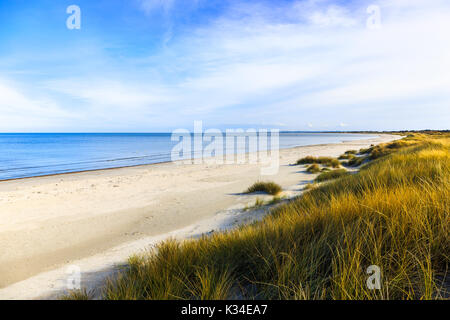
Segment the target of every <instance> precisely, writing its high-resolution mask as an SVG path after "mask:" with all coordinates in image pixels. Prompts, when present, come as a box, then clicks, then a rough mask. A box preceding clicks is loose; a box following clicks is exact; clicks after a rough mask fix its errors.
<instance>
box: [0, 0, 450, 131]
mask: <svg viewBox="0 0 450 320" xmlns="http://www.w3.org/2000/svg"><path fill="white" fill-rule="evenodd" d="M70 5H76V6H78V7H79V8H80V12H81V16H80V29H69V28H68V27H67V19H68V18H70V16H71V14H68V13H67V12H66V10H67V7H68V6H70ZM449 30H450V1H448V0H379V1H375V0H374V1H344V0H341V1H337V0H335V1H329V0H302V1H300V0H297V1H288V0H276V1H269V0H259V1H256V0H253V1H251V0H250V1H242V0H240V1H235V0H70V1H66V0H33V1H29V0H14V1H10V0H0V132H168V131H169V132H170V131H172V130H175V129H179V128H187V129H190V128H192V126H193V122H194V121H203V127H204V128H205V129H206V128H219V129H226V128H268V129H270V128H277V129H280V130H301V131H334V130H340V131H347V130H348V131H351V130H405V129H449V125H448V124H449V123H450V41H449V40H450V38H449V34H448V31H449Z"/></svg>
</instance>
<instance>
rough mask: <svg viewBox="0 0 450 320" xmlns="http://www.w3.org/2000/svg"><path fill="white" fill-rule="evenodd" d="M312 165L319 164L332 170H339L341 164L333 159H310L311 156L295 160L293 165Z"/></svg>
mask: <svg viewBox="0 0 450 320" xmlns="http://www.w3.org/2000/svg"><path fill="white" fill-rule="evenodd" d="M313 163H316V164H321V165H324V166H328V167H332V168H339V167H340V165H341V163H340V162H339V160H338V159H335V158H332V157H311V156H307V157H304V158H301V159H299V160H297V162H296V163H295V164H296V165H300V164H313Z"/></svg>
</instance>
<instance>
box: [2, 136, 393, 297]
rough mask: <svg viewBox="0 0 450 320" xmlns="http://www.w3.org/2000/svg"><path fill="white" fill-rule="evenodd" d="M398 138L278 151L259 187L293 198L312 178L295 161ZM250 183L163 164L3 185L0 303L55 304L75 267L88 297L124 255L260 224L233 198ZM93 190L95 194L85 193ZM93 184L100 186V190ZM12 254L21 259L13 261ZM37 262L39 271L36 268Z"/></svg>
mask: <svg viewBox="0 0 450 320" xmlns="http://www.w3.org/2000/svg"><path fill="white" fill-rule="evenodd" d="M399 138H401V137H400V136H395V135H389V134H386V135H385V134H378V135H377V137H375V138H372V139H364V140H352V141H347V142H341V143H335V144H322V145H312V146H300V147H294V148H288V149H281V150H280V172H279V173H278V174H277V175H275V176H266V177H263V179H265V180H274V181H276V182H279V183H280V184H281V185H282V186H283V189H284V190H286V194H287V196H288V197H293V196H296V195H298V194H301V192H302V187H301V186H302V185H303V184H306V183H308V182H310V180H311V179H312V178H313V177H314V176H313V175H310V174H307V173H305V172H304V168H303V167H302V166H290V165H289V164H290V163H293V162H294V161H295V160H296V159H298V158H300V157H302V156H304V155H316V156H322V155H323V156H325V155H327V156H338V155H339V154H341V153H343V152H344V151H346V150H348V149H352V148H354V149H357V148H361V147H367V146H369V145H370V144H372V143H374V144H378V143H382V142H387V141H392V140H395V139H399ZM111 169H116V170H111ZM174 171H175V172H174ZM258 178H260V176H259V166H258V165H248V164H245V165H237V164H234V165H206V164H202V165H186V164H181V165H174V163H171V162H167V163H157V164H146V165H138V166H133V167H124V168H108V169H99V170H94V171H83V172H79V173H64V174H58V175H53V176H44V177H42V176H41V177H33V178H21V179H16V180H9V181H1V182H0V195H2V196H3V197H2V198H3V199H2V201H3V202H5V200H4V198H7V199H8V201H6V202H7V203H6V204H8V203H9V206H8V207H7V209H8V210H10V211H8V210H7V213H6V214H5V213H3V212H2V213H0V221H3V220H5V218H7V217H8V213H10V215H9V216H10V217H11V216H12V215H13V214H14V212H18V216H17V217H13V218H11V219H10V220H12V221H8V223H7V224H6V226H5V225H3V226H1V227H0V242H2V243H5V244H6V248H8V249H9V250H6V251H7V252H6V253H4V254H3V255H2V256H0V265H2V266H3V268H4V269H6V266H7V268H8V269H9V274H8V273H6V271H8V270H3V271H5V272H2V273H0V274H2V275H3V278H2V279H0V285H1V284H2V281H3V283H4V285H2V287H1V288H0V299H36V298H56V297H57V296H58V295H61V294H62V293H63V292H64V286H65V281H66V278H67V274H66V273H65V268H67V266H68V265H73V264H75V265H79V266H80V267H81V270H82V279H83V280H82V281H83V282H82V283H83V285H82V286H85V287H88V288H93V287H96V286H97V284H98V283H99V281H101V280H103V279H104V278H105V277H106V276H108V275H111V274H112V273H113V272H115V270H116V266H117V265H120V264H123V263H124V261H125V260H126V258H127V257H128V256H129V255H131V254H133V253H138V252H140V251H142V250H144V249H145V248H148V247H149V246H152V245H154V244H155V243H157V242H159V241H161V240H163V239H167V237H176V238H180V239H183V238H189V237H195V236H199V235H201V234H204V233H208V232H209V231H211V230H212V229H214V230H221V229H223V228H232V227H233V226H235V225H236V224H239V223H245V221H246V220H248V219H250V220H252V219H257V218H258V217H262V216H263V215H264V213H261V212H259V213H258V211H260V210H256V211H252V212H251V213H249V212H244V211H243V210H242V209H243V208H244V207H245V206H246V205H248V204H251V203H254V200H255V198H256V197H255V196H254V195H242V194H240V192H242V191H243V190H245V188H246V187H248V186H249V185H250V184H251V183H253V182H255V181H256V180H257V179H258ZM55 183H56V186H58V184H61V185H62V186H61V189H62V190H63V192H61V193H58V192H57V191H55V190H56V189H59V188H54V187H55V185H54V184H55ZM94 183H95V185H96V186H98V187H97V188H95V187H93V188H90V189H89V188H86V186H89V185H90V184H92V185H94ZM101 183H103V184H106V185H104V186H101V188H100V184H101ZM33 184H34V185H33ZM38 184H40V185H38ZM50 185H51V188H49V186H50ZM5 186H7V187H5ZM17 189H18V190H17ZM84 189H88V190H84ZM118 189H122V190H123V191H120V192H116V190H118ZM51 191H55V192H56V193H52V192H51ZM199 194H201V195H202V197H204V198H201V197H198V195H199ZM259 196H260V195H259ZM147 197H148V198H147ZM260 197H261V196H260ZM57 200H59V201H57ZM24 203H25V204H24ZM27 204H28V205H27ZM14 208H15V209H19V210H16V211H13V209H14ZM42 209H46V210H42ZM61 210H63V211H61ZM48 211H50V212H48ZM62 212H63V213H62ZM150 216H151V217H150ZM235 220H237V221H235ZM5 221H6V220H5ZM42 237H44V238H42ZM39 240H41V241H40V242H36V241H39ZM17 242H19V243H17ZM8 243H9V244H10V245H11V246H12V248H11V247H8ZM20 248H24V249H27V250H28V251H27V250H24V251H25V252H17V250H18V249H20ZM36 251H38V252H39V253H40V254H36ZM27 254H28V255H27ZM39 259H42V261H43V262H44V263H42V264H39V263H36V260H39ZM21 263H22V272H21V270H20V269H21V268H20V267H19V266H20V265H21ZM33 263H34V264H33ZM15 266H16V268H15ZM0 269H2V268H1V267H0ZM11 269H13V270H14V272H15V273H14V272H12V271H11ZM24 269H27V270H24ZM30 271H31V272H30ZM5 274H7V275H9V277H10V278H9V280H8V279H5V277H4V275H5Z"/></svg>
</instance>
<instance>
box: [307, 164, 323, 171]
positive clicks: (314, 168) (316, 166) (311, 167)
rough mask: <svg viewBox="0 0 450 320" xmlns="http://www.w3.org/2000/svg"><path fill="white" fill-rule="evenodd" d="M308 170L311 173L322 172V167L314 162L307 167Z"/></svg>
mask: <svg viewBox="0 0 450 320" xmlns="http://www.w3.org/2000/svg"><path fill="white" fill-rule="evenodd" d="M306 171H307V172H309V173H318V172H320V167H319V165H318V164H317V163H313V164H311V165H310V166H308V168H306Z"/></svg>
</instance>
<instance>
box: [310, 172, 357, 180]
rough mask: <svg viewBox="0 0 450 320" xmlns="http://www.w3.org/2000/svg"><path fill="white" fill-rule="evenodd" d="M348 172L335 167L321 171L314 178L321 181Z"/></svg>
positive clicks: (341, 175) (347, 173)
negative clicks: (334, 168)
mask: <svg viewBox="0 0 450 320" xmlns="http://www.w3.org/2000/svg"><path fill="white" fill-rule="evenodd" d="M349 174H350V172H348V171H347V170H345V169H337V170H332V171H327V172H322V173H321V174H320V175H318V176H317V178H316V179H315V181H316V182H323V181H327V180H332V179H337V178H340V177H343V176H346V175H349Z"/></svg>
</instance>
